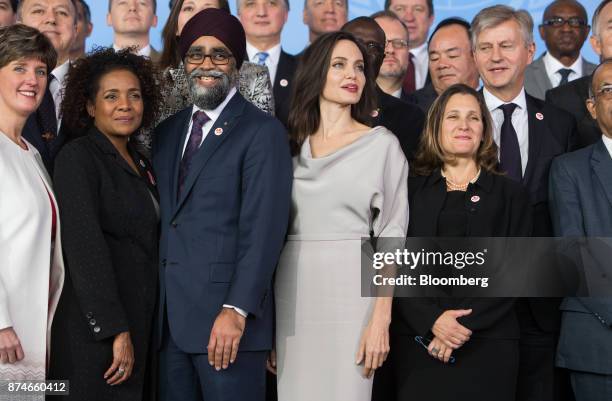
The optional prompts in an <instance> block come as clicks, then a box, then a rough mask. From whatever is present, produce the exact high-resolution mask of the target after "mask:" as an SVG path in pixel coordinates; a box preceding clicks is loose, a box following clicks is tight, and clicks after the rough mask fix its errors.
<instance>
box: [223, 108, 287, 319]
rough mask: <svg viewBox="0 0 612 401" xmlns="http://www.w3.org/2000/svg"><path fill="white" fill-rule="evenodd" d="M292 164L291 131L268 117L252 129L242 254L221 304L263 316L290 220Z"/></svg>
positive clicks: (241, 228)
mask: <svg viewBox="0 0 612 401" xmlns="http://www.w3.org/2000/svg"><path fill="white" fill-rule="evenodd" d="M292 178H293V168H292V163H291V156H290V153H289V143H288V140H287V134H286V132H285V129H284V127H283V126H282V125H281V123H280V122H279V121H278V120H276V119H272V118H267V119H266V120H265V122H264V123H263V124H261V125H260V127H259V128H258V129H257V131H256V132H255V133H254V135H253V138H252V140H251V143H250V145H249V147H248V149H247V152H246V155H245V159H244V162H243V167H242V201H241V202H242V203H241V206H240V221H239V223H238V226H239V233H238V257H237V263H236V270H235V272H234V276H233V278H232V282H231V283H230V288H229V291H228V293H227V296H226V298H225V301H224V302H223V303H224V304H226V305H232V306H235V307H237V308H240V309H242V310H244V311H246V312H248V313H249V314H253V315H255V316H256V317H261V315H262V313H263V311H264V306H265V300H266V298H267V297H268V292H269V291H270V287H271V285H272V276H273V274H274V271H275V269H276V264H277V263H278V258H279V255H280V251H281V249H282V246H283V244H284V239H285V235H286V233H287V226H288V223H289V208H290V204H291V184H292Z"/></svg>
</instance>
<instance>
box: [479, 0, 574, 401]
mask: <svg viewBox="0 0 612 401" xmlns="http://www.w3.org/2000/svg"><path fill="white" fill-rule="evenodd" d="M531 32H533V21H532V19H531V16H530V15H529V13H527V12H526V11H524V10H514V9H512V8H510V7H507V6H501V5H500V6H493V7H488V8H485V9H484V10H482V11H480V12H479V13H478V14H477V15H476V17H474V20H473V21H472V45H473V49H474V59H475V61H476V66H477V68H478V70H479V72H480V76H481V77H482V81H483V83H484V89H483V95H484V99H485V102H486V103H487V106H488V108H489V111H490V112H491V116H492V119H493V128H494V130H493V134H494V135H493V136H494V139H495V142H496V143H497V145H498V146H499V155H500V168H501V170H502V171H505V173H506V174H507V176H508V177H510V178H512V179H514V180H516V181H518V182H521V183H522V184H523V185H524V186H525V187H526V188H527V189H528V191H529V193H530V200H531V204H532V206H533V227H534V228H533V235H534V236H550V235H551V234H552V226H551V221H550V215H549V211H548V196H547V195H548V191H547V188H548V173H549V168H550V164H551V162H552V159H553V158H554V157H556V156H558V155H560V154H562V153H565V152H567V151H569V150H571V149H572V147H573V141H574V136H575V132H574V131H575V122H574V121H573V119H572V117H571V116H569V115H567V114H566V113H564V112H562V111H561V110H559V109H557V108H555V107H554V106H551V105H549V104H546V103H544V102H542V101H540V100H538V99H536V98H533V97H531V96H529V95H527V94H526V93H525V89H524V86H523V83H524V78H525V69H526V67H527V65H528V64H529V63H530V62H531V61H532V59H533V54H534V51H535V45H534V43H533V35H532V33H531ZM558 305H559V300H554V299H540V300H536V299H525V300H521V301H519V302H517V313H518V315H519V322H520V324H521V352H520V369H519V382H518V389H517V400H520V401H526V400H539V401H553V400H554V401H557V400H559V399H563V396H562V394H559V393H556V391H557V390H556V389H558V388H560V389H561V390H559V391H563V390H562V387H563V382H562V381H561V380H560V379H559V378H558V375H556V373H555V368H554V365H553V363H552V361H553V360H554V354H555V347H556V341H557V336H558V329H559V312H558ZM555 381H557V382H555Z"/></svg>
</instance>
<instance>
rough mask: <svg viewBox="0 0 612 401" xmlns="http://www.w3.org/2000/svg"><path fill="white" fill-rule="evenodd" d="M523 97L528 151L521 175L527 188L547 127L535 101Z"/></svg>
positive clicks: (544, 117) (529, 97)
mask: <svg viewBox="0 0 612 401" xmlns="http://www.w3.org/2000/svg"><path fill="white" fill-rule="evenodd" d="M525 97H526V101H527V116H528V119H529V123H528V127H529V151H528V156H527V168H526V169H525V174H524V175H523V184H525V185H526V186H528V187H529V183H530V182H531V178H532V176H533V171H534V169H535V165H536V162H537V160H538V155H539V154H540V148H541V146H542V135H543V134H542V132H544V131H546V130H547V129H548V127H547V126H546V123H545V122H544V120H545V119H546V116H545V115H544V114H542V112H541V110H540V108H539V107H538V105H537V104H536V103H535V101H533V100H532V98H531V96H529V95H527V94H526V95H525ZM536 116H541V117H542V119H540V118H537V117H536Z"/></svg>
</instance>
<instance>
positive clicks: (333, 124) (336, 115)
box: [275, 32, 408, 401]
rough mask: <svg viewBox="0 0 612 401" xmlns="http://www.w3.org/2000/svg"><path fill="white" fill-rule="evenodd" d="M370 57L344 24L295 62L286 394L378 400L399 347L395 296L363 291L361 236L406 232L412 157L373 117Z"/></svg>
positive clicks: (282, 272)
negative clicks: (392, 348) (393, 333)
mask: <svg viewBox="0 0 612 401" xmlns="http://www.w3.org/2000/svg"><path fill="white" fill-rule="evenodd" d="M370 68H371V67H370V66H369V64H368V58H367V54H366V50H365V49H364V48H363V47H362V45H361V44H359V43H358V42H357V40H356V39H355V38H354V37H353V36H352V35H351V34H349V33H346V32H334V33H329V34H326V35H323V36H321V37H320V38H319V39H318V40H316V41H315V42H314V43H313V44H312V45H311V46H310V47H309V48H308V49H307V50H306V51H305V53H304V55H303V64H302V65H301V66H300V67H299V69H298V72H297V77H296V84H295V93H294V98H293V102H292V104H294V105H300V107H299V108H294V109H293V110H292V111H291V112H290V114H289V126H290V133H291V136H292V139H293V140H294V141H295V143H296V144H297V145H298V146H299V147H300V150H299V154H298V155H297V156H296V157H295V159H294V181H293V206H292V216H291V223H290V228H289V236H288V241H287V244H286V246H285V248H284V250H283V253H282V256H281V260H280V263H279V267H278V270H277V276H276V284H275V285H276V289H275V290H276V311H277V317H276V318H277V339H276V351H277V360H276V363H277V368H278V394H279V401H287V400H291V401H301V400H308V401H310V400H317V401H326V400H329V401H332V400H334V401H335V400H339V399H344V400H351V401H369V400H370V393H371V377H372V374H373V372H374V370H375V369H376V368H378V367H380V366H381V365H382V363H383V362H384V360H385V358H386V355H387V353H388V351H389V335H388V330H389V323H390V319H391V299H390V298H365V297H361V281H360V278H361V274H360V268H361V264H360V263H361V238H362V237H369V236H371V237H374V238H378V237H402V238H403V237H405V235H406V231H407V227H408V198H407V175H408V164H407V162H406V159H405V157H404V155H403V153H402V150H401V148H400V145H399V142H398V141H397V139H396V137H395V136H394V135H393V134H392V133H391V132H390V131H388V130H387V129H385V128H384V127H374V128H371V127H370V126H369V125H368V124H369V120H370V116H371V114H372V111H373V110H375V105H374V104H373V101H374V99H376V96H375V92H374V81H373V79H372V78H371V77H372V75H371V70H370ZM320 77H326V78H325V79H323V80H321V79H320Z"/></svg>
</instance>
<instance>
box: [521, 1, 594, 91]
mask: <svg viewBox="0 0 612 401" xmlns="http://www.w3.org/2000/svg"><path fill="white" fill-rule="evenodd" d="M589 29H590V26H589V23H588V17H587V12H586V10H585V9H584V7H583V6H582V4H580V3H579V2H577V1H576V0H555V1H553V2H552V3H550V4H549V5H548V7H546V9H545V10H544V15H543V17H542V24H541V25H540V36H541V37H542V40H544V43H546V50H547V51H546V52H545V53H544V54H543V55H541V56H540V58H538V59H537V60H535V61H534V62H533V63H531V64H530V65H529V66H528V67H527V70H526V71H525V90H526V91H527V93H529V94H530V95H531V96H534V97H537V98H538V99H542V100H543V99H544V98H545V97H546V91H547V90H549V89H552V88H556V87H557V86H560V85H565V84H567V83H568V82H570V81H573V80H575V79H578V78H580V77H583V76H586V75H591V73H592V72H593V70H594V69H595V64H591V63H589V62H588V61H586V60H585V59H584V58H582V57H581V56H580V50H581V49H582V45H583V44H584V41H585V40H586V39H587V36H588V34H589Z"/></svg>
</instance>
